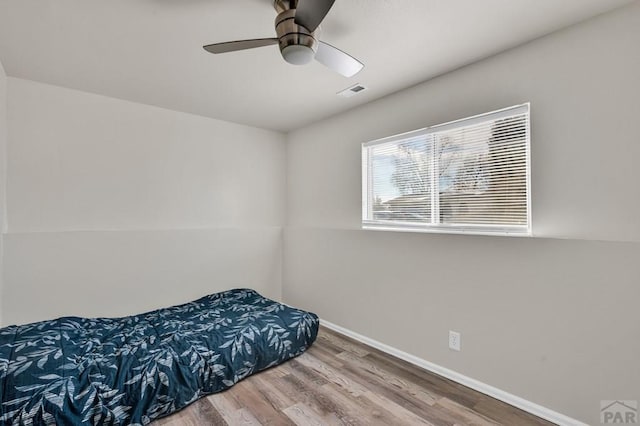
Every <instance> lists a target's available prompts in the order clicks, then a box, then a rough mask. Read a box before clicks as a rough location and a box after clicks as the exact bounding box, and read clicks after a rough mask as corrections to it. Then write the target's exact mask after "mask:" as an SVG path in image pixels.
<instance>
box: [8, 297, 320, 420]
mask: <svg viewBox="0 0 640 426" xmlns="http://www.w3.org/2000/svg"><path fill="white" fill-rule="evenodd" d="M317 333H318V317H317V316H316V315H315V314H312V313H309V312H305V311H301V310H298V309H294V308H291V307H289V306H286V305H283V304H280V303H277V302H274V301H272V300H269V299H266V298H264V297H262V296H260V295H259V294H258V293H256V292H255V291H253V290H248V289H237V290H230V291H226V292H222V293H217V294H213V295H210V296H206V297H203V298H201V299H198V300H196V301H194V302H191V303H187V304H184V305H179V306H174V307H171V308H166V309H159V310H156V311H152V312H148V313H146V314H141V315H135V316H130V317H124V318H93V319H88V318H78V317H64V318H59V319H56V320H52V321H43V322H38V323H33V324H26V325H19V326H10V327H6V328H3V329H0V392H1V393H2V395H1V396H0V424H2V425H25V426H29V425H41V424H44V425H56V424H65V425H80V424H91V425H97V424H108V425H129V424H133V425H146V424H148V423H150V422H151V421H152V420H154V419H157V418H160V417H164V416H167V415H169V414H171V413H173V412H175V411H177V410H180V409H181V408H183V407H185V406H186V405H188V404H190V403H191V402H193V401H195V400H197V399H198V398H200V397H201V396H204V395H208V394H211V393H214V392H219V391H221V390H224V389H227V388H228V387H230V386H233V385H234V384H235V383H236V382H238V381H239V380H242V379H243V378H245V377H247V376H249V375H250V374H252V373H254V372H257V371H260V370H263V369H265V368H269V367H272V366H275V365H277V364H280V363H281V362H283V361H286V360H287V359H290V358H292V357H295V356H297V355H299V354H301V353H302V352H304V351H305V350H306V349H307V348H308V347H309V346H310V345H311V344H312V343H313V342H314V340H315V339H316V336H317Z"/></svg>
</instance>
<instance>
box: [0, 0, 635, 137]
mask: <svg viewBox="0 0 640 426" xmlns="http://www.w3.org/2000/svg"><path fill="white" fill-rule="evenodd" d="M300 1H305V0H300ZM307 1H312V0H307ZM630 2H631V1H630V0H337V1H336V3H335V5H334V7H333V9H332V10H331V11H330V12H329V15H328V16H327V18H326V20H325V21H324V23H323V28H322V31H323V33H322V37H321V38H322V39H323V40H324V41H326V42H328V43H330V44H333V45H334V46H336V47H339V48H340V49H342V50H344V51H346V52H348V53H350V54H352V55H353V56H355V57H357V58H358V59H360V60H361V61H362V62H364V63H365V69H364V70H363V71H362V72H361V73H360V74H358V75H356V76H355V77H353V78H350V79H347V78H344V77H342V76H340V75H338V74H334V73H332V72H331V71H329V70H328V69H327V68H324V67H323V66H322V65H320V64H318V63H315V62H314V63H312V64H310V65H308V66H303V67H296V66H292V65H288V64H287V63H285V62H284V61H283V60H282V58H281V57H280V54H279V52H278V48H277V46H270V47H263V48H260V49H255V50H247V51H242V52H235V53H229V54H225V55H212V54H210V53H207V52H205V51H204V50H203V49H202V45H203V44H209V43H215V42H221V41H228V40H237V39H245V38H261V37H273V36H274V35H275V32H274V27H273V20H274V18H275V10H274V9H273V8H272V6H271V0H235V1H229V0H0V61H2V64H3V65H4V68H5V70H6V72H7V74H8V75H10V76H13V77H19V78H25V79H31V80H36V81H41V82H45V83H50V84H55V85H59V86H64V87H69V88H74V89H79V90H84V91H88V92H93V93H99V94H103V95H107V96H111V97H115V98H121V99H127V100H131V101H135V102H141V103H145V104H150V105H156V106H160V107H164V108H169V109H173V110H178V111H185V112H189V113H194V114H200V115H204V116H208V117H213V118H219V119H223V120H228V121H233V122H238V123H244V124H249V125H252V126H258V127H262V128H267V129H274V130H279V131H288V130H291V129H295V128H298V127H301V126H304V125H306V124H308V123H311V122H313V121H316V120H319V119H321V118H324V117H327V116H330V115H333V114H336V113H339V112H341V111H344V110H347V109H350V108H352V107H354V106H356V105H359V104H362V103H365V102H368V101H371V100H372V99H375V98H379V97H381V96H384V95H387V94H389V93H392V92H395V91H397V90H400V89H403V88H406V87H409V86H412V85H414V84H416V83H419V82H422V81H425V80H428V79H429V78H432V77H434V76H437V75H439V74H442V73H444V72H447V71H450V70H452V69H455V68H458V67H460V66H462V65H465V64H468V63H470V62H473V61H476V60H478V59H481V58H484V57H487V56H490V55H492V54H494V53H497V52H500V51H503V50H505V49H507V48H510V47H513V46H516V45H519V44H521V43H523V42H526V41H528V40H532V39H534V38H537V37H540V36H542V35H544V34H548V33H550V32H552V31H555V30H557V29H560V28H563V27H566V26H568V25H571V24H573V23H576V22H579V21H582V20H584V19H586V18H589V17H592V16H594V15H597V14H600V13H602V12H605V11H607V10H611V9H614V8H616V7H619V6H621V5H624V4H626V3H630ZM354 83H362V84H364V85H365V86H367V87H368V88H369V90H368V91H366V92H363V93H362V94H360V95H357V96H355V97H352V98H349V99H344V98H340V97H337V96H336V92H338V91H340V90H342V89H344V88H346V87H348V86H350V85H352V84H354Z"/></svg>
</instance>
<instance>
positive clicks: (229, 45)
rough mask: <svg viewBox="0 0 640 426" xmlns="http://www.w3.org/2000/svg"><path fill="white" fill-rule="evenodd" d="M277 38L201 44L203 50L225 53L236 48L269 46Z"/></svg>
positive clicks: (275, 42) (274, 42)
mask: <svg viewBox="0 0 640 426" xmlns="http://www.w3.org/2000/svg"><path fill="white" fill-rule="evenodd" d="M277 43H278V39H277V38H254V39H252V40H237V41H227V42H224V43H214V44H208V45H206V46H202V47H203V48H204V50H206V51H207V52H210V53H227V52H235V51H236V50H246V49H253V48H255V47H263V46H270V45H272V44H277Z"/></svg>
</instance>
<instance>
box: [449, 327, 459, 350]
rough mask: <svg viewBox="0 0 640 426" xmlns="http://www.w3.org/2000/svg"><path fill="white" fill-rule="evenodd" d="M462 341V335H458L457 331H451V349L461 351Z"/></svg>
mask: <svg viewBox="0 0 640 426" xmlns="http://www.w3.org/2000/svg"><path fill="white" fill-rule="evenodd" d="M460 340H461V336H460V333H458V332H457V331H451V330H449V349H452V350H454V351H460V343H461V342H460Z"/></svg>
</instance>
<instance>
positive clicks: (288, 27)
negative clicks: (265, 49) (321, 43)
mask: <svg viewBox="0 0 640 426" xmlns="http://www.w3.org/2000/svg"><path fill="white" fill-rule="evenodd" d="M297 3H298V2H297V0H276V1H275V3H274V7H275V9H276V11H277V12H278V16H277V17H276V21H275V24H276V34H277V36H278V41H279V42H278V44H279V46H280V53H281V54H282V57H283V58H284V60H285V61H287V62H289V63H290V64H293V65H305V64H307V63H309V62H311V61H312V60H313V58H314V57H315V55H316V52H317V50H318V40H317V39H316V37H315V33H316V32H317V30H316V31H314V32H311V31H309V30H307V29H306V28H305V27H303V26H301V25H298V24H296V23H295V17H296V9H295V7H296V6H297Z"/></svg>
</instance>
